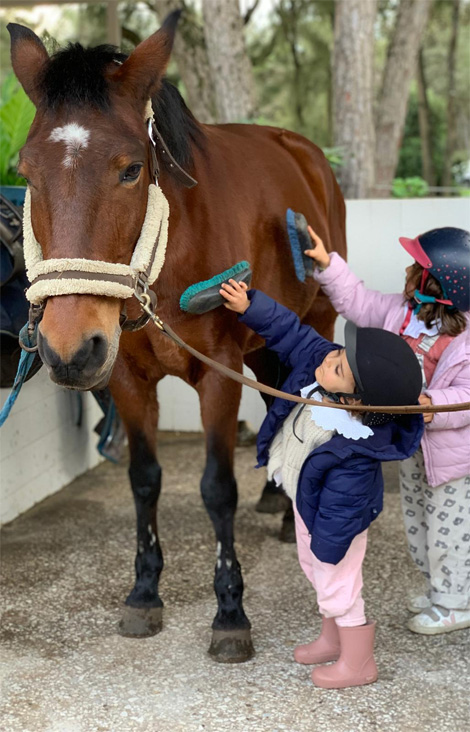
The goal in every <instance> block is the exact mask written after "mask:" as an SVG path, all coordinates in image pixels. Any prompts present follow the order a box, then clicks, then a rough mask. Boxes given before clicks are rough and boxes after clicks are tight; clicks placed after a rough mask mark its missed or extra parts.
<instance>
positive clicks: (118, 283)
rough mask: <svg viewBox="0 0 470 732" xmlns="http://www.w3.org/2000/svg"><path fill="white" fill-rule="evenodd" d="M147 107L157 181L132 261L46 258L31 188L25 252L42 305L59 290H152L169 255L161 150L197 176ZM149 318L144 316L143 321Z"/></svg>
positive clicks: (33, 294) (30, 295)
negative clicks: (160, 179) (35, 228)
mask: <svg viewBox="0 0 470 732" xmlns="http://www.w3.org/2000/svg"><path fill="white" fill-rule="evenodd" d="M147 110H148V111H149V117H148V120H147V129H148V137H149V143H150V161H151V168H152V173H153V175H154V177H155V184H154V183H151V184H150V185H149V188H148V198H147V211H146V214H145V219H144V223H143V225H142V230H141V232H140V236H139V239H138V241H137V244H136V246H135V249H134V253H133V255H132V259H131V261H130V264H118V263H113V262H104V261H101V260H97V259H83V258H67V257H61V258H54V259H44V257H43V254H42V249H41V246H40V244H39V242H38V241H37V240H36V237H35V235H34V231H33V226H32V222H31V194H30V191H29V188H28V189H27V191H26V197H25V203H24V209H23V231H24V258H25V265H26V273H27V276H28V279H29V281H30V282H31V286H30V287H29V288H28V289H27V291H26V297H27V299H28V300H29V301H30V303H31V304H32V306H36V308H38V307H40V306H41V305H42V304H43V303H44V301H45V300H46V299H47V298H48V297H55V296H57V295H101V296H106V297H116V298H119V299H122V300H127V299H128V298H130V297H132V296H133V295H136V296H137V297H138V299H140V297H141V295H142V293H144V292H145V293H149V294H150V292H149V289H148V288H149V287H150V286H151V285H152V284H153V283H154V282H155V281H156V279H157V277H158V275H159V274H160V271H161V269H162V267H163V264H164V261H165V253H166V247H167V242H168V218H169V213H170V206H169V203H168V200H167V199H166V197H165V195H164V193H163V191H162V189H161V188H160V186H159V185H158V176H159V173H160V166H159V163H158V155H157V152H158V153H159V155H160V157H161V159H165V158H166V160H167V161H168V165H169V167H170V169H171V171H172V173H174V174H175V176H176V177H177V179H178V180H179V181H180V182H181V183H183V185H185V186H187V187H189V188H190V187H192V186H194V185H196V183H197V181H196V180H195V179H194V178H192V177H191V176H190V175H188V173H186V172H185V171H184V170H183V169H182V168H181V167H180V165H179V164H178V163H177V162H176V160H175V159H174V158H173V156H172V155H171V153H170V151H169V149H168V147H167V145H166V144H165V142H164V140H163V139H162V137H161V135H160V133H159V132H158V130H157V127H156V125H155V122H154V119H153V111H151V106H150V109H149V106H148V107H147ZM151 295H153V298H152V297H151V299H153V300H155V297H154V294H153V293H151ZM154 304H155V303H154ZM147 320H148V318H146V319H145V322H147ZM139 321H140V319H139ZM145 322H139V327H141V325H143V324H145Z"/></svg>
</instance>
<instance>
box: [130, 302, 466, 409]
mask: <svg viewBox="0 0 470 732" xmlns="http://www.w3.org/2000/svg"><path fill="white" fill-rule="evenodd" d="M135 296H136V297H137V299H138V300H139V302H140V306H141V308H142V309H143V310H144V311H145V312H146V313H147V314H148V316H149V319H150V320H151V321H152V323H153V324H154V325H156V326H157V328H158V329H159V330H161V331H162V332H163V333H164V334H165V335H167V336H168V337H169V338H171V340H172V341H174V342H175V343H176V344H177V345H178V346H180V347H181V348H184V349H185V350H186V351H188V353H191V354H192V355H193V356H195V357H196V358H197V359H199V361H202V362H203V363H205V364H207V365H208V366H210V367H211V368H214V369H215V370H216V371H219V373H221V374H223V375H224V376H227V377H228V378H229V379H233V381H238V383H239V384H243V385H244V386H249V387H250V388H251V389H256V390H257V391H261V392H263V394H269V395H270V396H273V397H276V398H279V399H285V400H287V401H290V402H297V403H299V404H310V405H311V406H315V407H327V408H329V409H346V410H348V411H349V412H382V413H385V414H429V413H432V414H435V413H437V412H461V411H464V410H467V409H470V402H462V403H461V404H431V405H429V406H426V407H423V406H421V405H419V404H406V405H403V406H395V407H390V406H369V405H366V404H355V405H349V404H335V403H334V402H328V403H325V402H317V401H315V400H314V399H306V398H305V397H300V396H297V395H296V394H289V393H288V392H285V391H280V390H279V389H274V388H273V387H272V386H268V385H267V384H263V383H261V382H259V381H255V380H254V379H250V378H249V377H248V376H245V375H244V374H240V373H239V372H238V371H234V370H233V369H231V368H229V367H228V366H224V365H223V364H221V363H219V362H218V361H214V359H212V358H210V357H209V356H206V355H205V354H204V353H201V352H200V351H197V350H196V349H195V348H193V347H192V346H190V345H188V343H185V341H183V339H182V338H180V337H179V335H177V334H176V333H175V331H174V330H173V329H172V328H170V326H169V325H168V324H167V323H164V322H163V320H162V319H161V318H160V317H159V316H158V315H157V314H156V313H155V311H154V309H153V304H152V300H151V297H150V293H149V291H147V292H145V291H144V292H140V293H137V292H136V293H135Z"/></svg>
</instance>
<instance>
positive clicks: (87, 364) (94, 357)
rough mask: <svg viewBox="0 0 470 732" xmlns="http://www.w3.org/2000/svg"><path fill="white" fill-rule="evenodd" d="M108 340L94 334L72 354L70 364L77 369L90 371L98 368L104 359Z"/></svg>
mask: <svg viewBox="0 0 470 732" xmlns="http://www.w3.org/2000/svg"><path fill="white" fill-rule="evenodd" d="M107 352H108V341H107V339H106V338H104V337H103V336H101V335H99V334H96V335H94V336H92V337H91V338H89V339H88V340H87V341H86V342H85V343H84V344H83V346H82V347H81V348H79V350H78V351H77V352H76V353H75V355H74V356H73V358H72V360H71V362H70V365H71V366H73V367H74V368H76V369H77V370H80V371H81V370H85V369H86V371H92V370H96V369H99V368H100V367H101V366H102V365H103V364H104V362H105V361H106V356H107Z"/></svg>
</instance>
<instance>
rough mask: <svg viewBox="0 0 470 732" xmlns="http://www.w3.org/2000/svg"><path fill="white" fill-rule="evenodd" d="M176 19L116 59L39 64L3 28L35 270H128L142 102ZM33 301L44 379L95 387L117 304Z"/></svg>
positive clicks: (104, 370) (61, 56)
mask: <svg viewBox="0 0 470 732" xmlns="http://www.w3.org/2000/svg"><path fill="white" fill-rule="evenodd" d="M178 17H179V13H178V12H176V13H172V14H171V15H170V16H169V17H168V18H167V20H166V21H165V23H164V24H163V25H162V27H161V28H160V30H158V31H157V32H156V33H154V34H153V35H152V36H150V37H149V38H148V39H147V40H145V41H144V42H143V43H141V44H140V45H139V46H138V47H137V48H136V49H135V50H134V51H133V53H132V54H131V55H130V56H129V57H127V58H126V57H125V56H122V55H121V54H119V53H118V52H117V51H116V49H114V48H113V47H110V46H99V47H98V48H91V49H84V48H83V47H82V46H80V45H79V44H74V45H70V46H69V47H68V48H66V49H65V50H62V51H59V52H58V53H57V54H55V55H54V56H52V57H49V55H48V53H47V51H46V49H45V47H44V45H43V43H42V42H41V40H40V39H39V38H38V37H37V36H36V35H35V34H34V33H33V32H32V31H31V30H29V29H28V28H25V27H23V26H20V25H16V24H10V25H9V26H8V29H9V31H10V35H11V57H12V65H13V69H14V71H15V74H16V76H17V78H18V80H19V81H20V83H21V84H22V86H23V88H24V90H25V92H26V94H27V95H28V96H29V97H30V99H31V100H32V102H33V103H34V105H35V107H36V115H35V118H34V121H33V124H32V126H31V129H30V131H29V134H28V138H27V140H26V143H25V145H24V147H23V149H22V150H21V153H20V162H19V166H18V170H19V173H20V174H21V175H22V176H24V178H25V179H26V180H27V183H28V188H29V194H30V211H31V225H32V230H33V234H34V238H35V240H36V241H37V242H39V245H40V251H41V252H42V259H43V260H51V259H54V260H57V259H66V260H70V259H72V260H77V259H85V260H98V261H101V262H105V263H114V264H116V263H117V264H124V265H129V263H130V261H131V257H132V254H133V251H134V247H135V245H136V242H137V241H138V240H139V235H140V233H141V229H142V225H143V222H144V219H145V214H146V208H147V200H148V190H149V185H150V183H152V182H153V180H152V172H153V163H152V159H151V157H152V156H151V154H150V145H149V140H148V133H147V127H146V125H145V119H146V117H148V116H149V115H148V103H149V100H150V99H151V97H152V96H153V95H154V94H156V92H157V91H158V89H159V87H160V85H161V83H162V77H163V75H164V72H165V70H166V67H167V64H168V61H169V58H170V53H171V48H172V45H173V39H174V34H175V30H176V24H177V22H178ZM146 110H147V112H146ZM59 276H60V275H59ZM77 292H78V291H77ZM44 300H45V308H44V313H43V317H42V320H41V323H40V326H39V333H38V346H39V353H40V356H41V358H42V360H43V362H44V363H45V365H46V367H47V368H48V371H49V374H50V377H51V379H52V380H53V381H55V382H56V383H58V384H60V385H62V386H67V387H70V388H76V389H93V388H99V387H102V386H104V385H105V384H106V383H107V382H108V380H109V378H110V375H111V372H112V368H113V365H114V361H115V358H116V355H117V351H118V345H119V337H120V333H121V329H120V325H119V322H120V314H121V306H122V300H120V299H118V298H117V297H112V296H106V295H101V294H99V293H94V294H90V293H86V294H75V293H74V294H60V295H57V294H55V295H54V294H47V295H46V297H45V298H44Z"/></svg>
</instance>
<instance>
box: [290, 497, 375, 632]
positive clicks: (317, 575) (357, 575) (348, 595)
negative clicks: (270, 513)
mask: <svg viewBox="0 0 470 732" xmlns="http://www.w3.org/2000/svg"><path fill="white" fill-rule="evenodd" d="M294 513H295V533H296V537H297V551H298V553H299V562H300V566H301V567H302V569H303V571H304V572H305V574H306V576H307V578H308V579H309V580H310V582H311V583H312V585H313V587H314V589H315V591H316V593H317V602H318V608H319V610H320V612H321V614H322V615H324V616H325V617H326V618H335V620H336V624H337V625H341V626H345V627H353V626H356V625H364V623H365V622H366V618H365V615H364V600H363V599H362V595H361V590H362V562H363V560H364V555H365V553H366V546H367V529H366V530H365V531H363V532H362V533H361V534H358V535H357V536H356V537H354V539H353V540H352V542H351V546H350V547H349V549H348V551H347V552H346V554H345V556H344V557H343V559H342V560H341V561H340V562H338V564H328V563H327V562H320V560H319V559H317V558H316V556H315V554H313V552H312V550H311V549H310V536H309V534H308V531H307V527H306V526H305V524H304V522H303V520H302V518H301V516H300V514H299V512H298V511H297V509H296V507H295V506H294Z"/></svg>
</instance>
